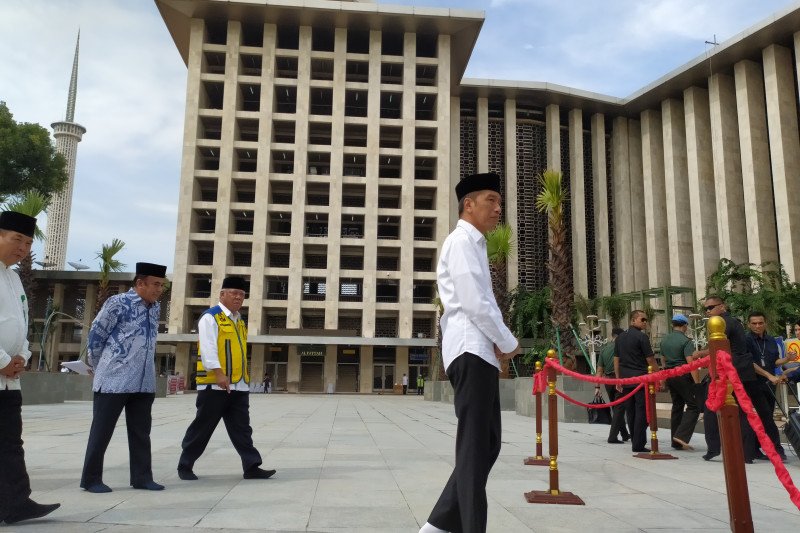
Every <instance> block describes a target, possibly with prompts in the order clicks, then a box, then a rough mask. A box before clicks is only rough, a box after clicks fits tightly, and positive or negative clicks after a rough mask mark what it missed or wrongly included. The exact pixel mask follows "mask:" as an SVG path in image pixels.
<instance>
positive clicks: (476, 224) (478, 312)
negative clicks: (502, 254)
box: [420, 173, 520, 533]
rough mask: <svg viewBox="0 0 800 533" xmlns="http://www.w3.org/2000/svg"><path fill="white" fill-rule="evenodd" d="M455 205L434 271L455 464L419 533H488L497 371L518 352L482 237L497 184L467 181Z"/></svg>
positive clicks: (494, 215) (483, 178)
mask: <svg viewBox="0 0 800 533" xmlns="http://www.w3.org/2000/svg"><path fill="white" fill-rule="evenodd" d="M456 197H457V198H458V213H459V217H460V220H459V221H458V224H457V225H456V228H455V229H454V230H453V232H452V233H451V234H450V235H449V236H448V237H447V239H445V241H444V244H443V245H442V252H441V255H440V257H439V265H438V266H437V269H436V276H437V281H438V287H439V298H440V299H441V301H442V305H443V307H444V314H443V315H442V318H441V326H442V358H443V360H444V365H445V371H446V372H447V377H448V379H449V380H450V383H452V385H453V390H454V392H455V400H454V404H455V411H456V417H458V430H457V433H456V464H455V468H454V469H453V473H452V475H451V476H450V479H449V480H448V482H447V485H445V487H444V490H443V491H442V495H441V496H440V497H439V501H438V502H436V505H435V506H434V508H433V511H431V514H430V517H429V518H428V521H427V522H426V523H425V525H424V526H422V529H420V533H441V532H443V531H444V532H448V531H450V532H456V531H458V532H463V533H484V532H485V531H486V512H487V511H486V510H487V504H486V481H487V480H488V478H489V472H490V471H491V469H492V466H493V465H494V462H495V460H497V456H498V455H499V454H500V435H501V427H500V393H499V381H498V377H499V372H500V363H501V361H505V360H508V359H511V358H512V357H514V356H515V355H517V354H518V353H519V351H520V349H519V342H518V341H517V339H516V338H515V337H514V334H513V333H511V331H510V330H509V329H508V327H506V325H505V324H504V323H503V317H502V315H501V313H500V309H499V308H498V307H497V302H496V301H495V298H494V293H493V292H492V280H491V275H490V273H489V259H488V256H487V252H486V238H485V237H484V234H485V233H486V232H488V231H490V230H492V229H493V228H494V227H495V226H496V225H497V223H498V222H499V221H500V212H501V200H502V199H501V195H500V176H498V175H497V174H494V173H488V174H475V175H473V176H469V177H467V178H464V179H463V180H461V181H460V182H459V183H458V185H456Z"/></svg>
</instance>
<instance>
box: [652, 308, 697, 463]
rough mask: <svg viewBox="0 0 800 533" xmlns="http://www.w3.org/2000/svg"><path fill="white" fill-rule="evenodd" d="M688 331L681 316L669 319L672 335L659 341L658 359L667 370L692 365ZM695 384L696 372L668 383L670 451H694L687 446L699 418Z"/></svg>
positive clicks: (687, 322) (691, 345) (687, 320)
mask: <svg viewBox="0 0 800 533" xmlns="http://www.w3.org/2000/svg"><path fill="white" fill-rule="evenodd" d="M688 327H689V319H687V318H686V317H685V316H684V315H681V314H676V315H674V316H673V317H672V332H671V333H669V334H668V335H666V336H665V337H664V338H663V339H662V340H661V357H663V358H664V366H665V367H666V368H676V367H679V366H682V365H685V364H686V363H688V362H691V361H692V358H693V355H694V352H695V346H694V342H692V339H690V338H689V337H687V336H686V330H687V329H688ZM695 383H700V376H699V374H698V372H697V371H696V370H695V371H693V372H692V373H691V374H684V375H682V376H678V377H674V378H669V379H667V388H668V389H669V395H670V396H671V397H672V415H671V417H670V429H671V435H672V447H673V448H675V449H676V450H691V449H693V448H692V447H691V446H689V440H691V438H692V433H694V427H695V425H696V424H697V418H698V417H699V416H700V408H699V406H698V405H697V400H696V398H695ZM684 409H685V410H684Z"/></svg>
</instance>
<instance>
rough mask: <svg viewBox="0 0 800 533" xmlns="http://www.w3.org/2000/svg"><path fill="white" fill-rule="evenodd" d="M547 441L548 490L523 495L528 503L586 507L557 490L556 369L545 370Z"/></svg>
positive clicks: (551, 355) (551, 352)
mask: <svg viewBox="0 0 800 533" xmlns="http://www.w3.org/2000/svg"><path fill="white" fill-rule="evenodd" d="M547 357H548V359H555V357H556V351H555V350H548V351H547ZM547 408H548V409H547V419H548V420H547V426H548V430H549V432H548V436H547V441H548V443H549V445H550V490H533V491H531V492H526V493H525V499H526V500H527V501H528V503H558V504H561V505H586V504H585V503H584V502H583V500H581V499H580V498H579V497H578V496H576V495H575V494H573V493H571V492H561V490H560V489H559V488H558V400H557V398H556V369H555V368H553V367H548V368H547Z"/></svg>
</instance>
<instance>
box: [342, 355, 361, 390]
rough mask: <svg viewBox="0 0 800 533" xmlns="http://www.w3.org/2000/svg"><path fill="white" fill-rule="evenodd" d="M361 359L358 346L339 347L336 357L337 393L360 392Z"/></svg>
mask: <svg viewBox="0 0 800 533" xmlns="http://www.w3.org/2000/svg"><path fill="white" fill-rule="evenodd" d="M360 359H361V357H360V353H359V348H358V346H339V349H338V351H337V355H336V392H358V390H359V368H360V367H359V364H360Z"/></svg>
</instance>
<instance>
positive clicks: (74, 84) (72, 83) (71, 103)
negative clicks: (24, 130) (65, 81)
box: [64, 28, 81, 122]
mask: <svg viewBox="0 0 800 533" xmlns="http://www.w3.org/2000/svg"><path fill="white" fill-rule="evenodd" d="M80 47H81V30H80V28H78V40H77V41H76V42H75V58H74V59H73V60H72V76H71V77H70V79H69V95H68V96H67V117H66V118H65V119H64V122H72V121H73V120H74V119H75V98H76V97H77V96H78V52H79V51H80Z"/></svg>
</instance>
